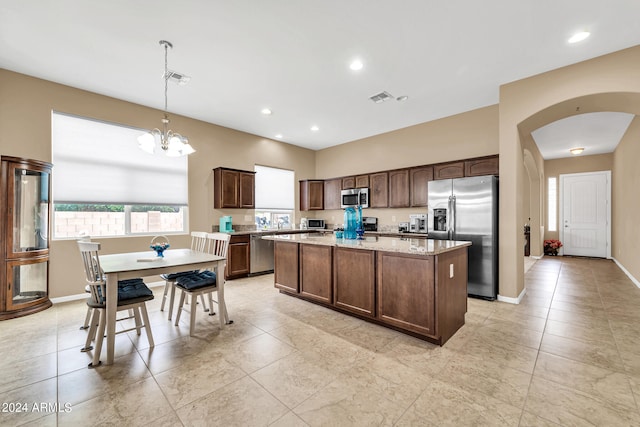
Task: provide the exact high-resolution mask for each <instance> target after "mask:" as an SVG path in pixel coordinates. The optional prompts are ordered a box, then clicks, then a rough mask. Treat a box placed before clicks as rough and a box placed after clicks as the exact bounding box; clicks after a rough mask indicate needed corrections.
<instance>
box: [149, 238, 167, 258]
mask: <svg viewBox="0 0 640 427" xmlns="http://www.w3.org/2000/svg"><path fill="white" fill-rule="evenodd" d="M161 238H164V241H163V240H162V239H161ZM169 246H170V245H169V239H167V238H166V237H165V236H156V237H154V238H153V239H151V246H149V247H150V248H151V249H153V250H154V251H156V254H158V256H159V257H164V250H165V249H167V248H168V247H169Z"/></svg>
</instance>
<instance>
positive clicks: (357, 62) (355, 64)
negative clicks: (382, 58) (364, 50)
mask: <svg viewBox="0 0 640 427" xmlns="http://www.w3.org/2000/svg"><path fill="white" fill-rule="evenodd" d="M362 67H364V64H363V63H362V61H360V60H359V59H354V60H353V61H351V64H349V68H351V69H352V70H353V71H359V70H362Z"/></svg>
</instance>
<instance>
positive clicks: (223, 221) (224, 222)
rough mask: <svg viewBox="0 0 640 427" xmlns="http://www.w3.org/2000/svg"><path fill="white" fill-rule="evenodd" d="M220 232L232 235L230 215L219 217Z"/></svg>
mask: <svg viewBox="0 0 640 427" xmlns="http://www.w3.org/2000/svg"><path fill="white" fill-rule="evenodd" d="M220 232H221V233H233V228H232V226H231V215H226V216H222V217H220Z"/></svg>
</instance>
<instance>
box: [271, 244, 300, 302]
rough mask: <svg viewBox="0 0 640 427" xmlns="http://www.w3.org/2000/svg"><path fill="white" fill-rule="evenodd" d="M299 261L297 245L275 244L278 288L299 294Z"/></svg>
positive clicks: (275, 271) (274, 264)
mask: <svg viewBox="0 0 640 427" xmlns="http://www.w3.org/2000/svg"><path fill="white" fill-rule="evenodd" d="M298 259H299V256H298V244H297V243H289V242H274V245H273V271H274V283H275V287H276V288H278V289H280V290H282V291H285V292H291V293H294V294H297V293H298V292H299V290H300V281H299V280H298Z"/></svg>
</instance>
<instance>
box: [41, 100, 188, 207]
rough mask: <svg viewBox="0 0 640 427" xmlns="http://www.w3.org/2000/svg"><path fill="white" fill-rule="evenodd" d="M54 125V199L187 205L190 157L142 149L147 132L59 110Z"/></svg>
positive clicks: (53, 121) (70, 201)
mask: <svg viewBox="0 0 640 427" xmlns="http://www.w3.org/2000/svg"><path fill="white" fill-rule="evenodd" d="M51 123H52V129H51V135H52V144H51V145H52V150H53V152H52V162H53V174H52V182H53V187H52V192H53V201H54V203H70V204H72V203H73V204H75V203H80V204H84V203H86V204H103V203H109V204H123V205H135V204H145V205H146V204H149V205H182V206H186V205H187V203H188V178H187V157H167V156H165V155H164V154H163V153H159V152H156V153H155V154H148V153H145V152H144V151H142V150H140V149H139V148H138V141H137V137H138V136H140V135H141V134H142V133H143V132H144V130H141V129H135V128H130V127H126V126H120V125H117V124H111V123H105V122H100V121H97V120H91V119H85V118H81V117H77V116H72V115H67V114H62V113H58V112H53V113H52V117H51ZM157 151H161V150H159V149H158V150H157Z"/></svg>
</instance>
